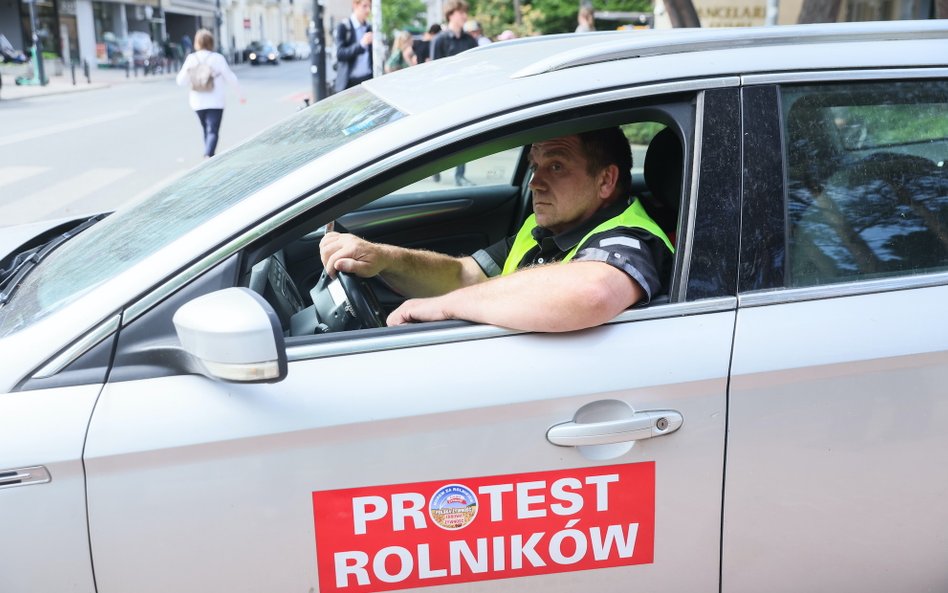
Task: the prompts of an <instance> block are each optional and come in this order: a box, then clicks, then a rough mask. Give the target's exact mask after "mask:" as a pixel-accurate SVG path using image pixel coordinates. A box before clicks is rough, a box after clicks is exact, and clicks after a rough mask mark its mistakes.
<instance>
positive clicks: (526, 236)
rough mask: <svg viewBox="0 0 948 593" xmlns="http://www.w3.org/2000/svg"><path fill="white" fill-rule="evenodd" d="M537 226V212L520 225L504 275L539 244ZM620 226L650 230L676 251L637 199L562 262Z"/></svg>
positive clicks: (576, 247)
mask: <svg viewBox="0 0 948 593" xmlns="http://www.w3.org/2000/svg"><path fill="white" fill-rule="evenodd" d="M536 226H537V217H536V215H535V214H531V215H530V216H529V217H528V218H527V220H526V221H525V222H524V223H523V226H522V227H520V230H519V231H518V232H517V238H516V239H514V242H513V245H512V246H511V247H510V253H508V254H507V260H506V261H505V262H504V271H503V272H502V274H503V275H506V274H510V273H512V272H515V271H516V270H517V267H518V266H519V265H520V262H521V261H522V260H523V258H524V257H526V255H527V253H528V252H529V251H530V250H531V249H533V248H534V247H536V246H537V241H536V239H534V238H533V229H535V228H536ZM619 227H630V228H636V229H642V230H644V231H648V232H650V233H652V234H653V235H655V236H656V237H658V238H659V239H661V240H662V242H663V243H665V246H666V247H668V249H669V251H671V252H672V253H674V252H675V248H674V247H672V244H671V241H669V240H668V237H667V236H666V235H665V233H664V232H663V231H662V229H661V228H659V226H658V224H657V223H656V222H655V221H654V220H652V217H651V216H649V215H648V213H647V212H646V211H645V208H644V207H643V206H642V204H641V202H639V201H638V200H635V201H634V202H632V205H631V206H629V207H628V208H626V209H625V210H623V211H622V214H619V215H618V216H614V217H612V218H610V219H609V220H607V221H605V222H603V223H602V224H600V225H599V226H597V227H596V228H594V229H593V230H591V231H589V232H588V233H587V234H586V236H585V237H583V238H582V240H581V241H579V243H577V244H576V245H575V246H573V248H572V249H570V250H569V253H567V254H566V257H564V258H563V260H562V262H563V263H565V262H568V261H569V260H571V259H573V256H574V255H576V252H577V251H578V250H579V246H580V245H583V244H585V243H586V241H588V240H589V238H590V237H592V236H593V235H596V234H598V233H601V232H603V231H607V230H609V229H614V228H619Z"/></svg>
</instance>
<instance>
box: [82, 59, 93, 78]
mask: <svg viewBox="0 0 948 593" xmlns="http://www.w3.org/2000/svg"><path fill="white" fill-rule="evenodd" d="M82 72H83V74H85V75H86V84H92V79H91V78H89V60H83V61H82Z"/></svg>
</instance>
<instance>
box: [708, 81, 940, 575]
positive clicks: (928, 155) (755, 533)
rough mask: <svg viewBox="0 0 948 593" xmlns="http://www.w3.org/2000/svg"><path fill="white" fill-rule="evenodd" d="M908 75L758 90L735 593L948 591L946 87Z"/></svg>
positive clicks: (744, 306) (726, 567)
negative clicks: (947, 549)
mask: <svg viewBox="0 0 948 593" xmlns="http://www.w3.org/2000/svg"><path fill="white" fill-rule="evenodd" d="M900 75H903V73H899V72H887V73H885V74H884V78H883V75H881V74H875V75H874V77H873V76H868V77H867V76H861V75H858V74H850V75H847V74H846V73H837V74H836V75H835V78H836V79H837V81H835V82H830V81H827V79H826V78H825V77H823V78H819V77H817V76H815V75H814V76H813V77H807V76H806V75H803V74H801V75H796V76H794V77H788V80H787V82H786V84H784V85H783V86H780V87H775V86H753V87H749V88H748V89H747V90H746V91H745V105H753V106H754V107H753V108H752V109H749V108H746V111H747V112H749V113H753V114H754V115H755V117H756V119H754V118H752V119H750V120H749V121H748V122H747V124H746V128H747V130H749V131H748V132H747V136H746V141H747V142H754V145H756V146H767V147H770V148H769V149H767V150H756V151H755V152H754V154H753V156H752V157H750V158H751V159H753V160H755V161H756V162H755V164H752V165H749V166H748V171H750V172H751V173H750V174H751V175H752V177H753V178H752V179H749V180H748V183H747V186H748V187H753V188H756V191H755V193H754V194H753V195H745V207H744V221H745V232H744V240H743V248H742V257H743V260H744V264H743V266H742V276H741V281H742V294H741V296H740V308H739V311H738V319H737V328H736V333H735V347H734V361H733V370H732V377H731V388H730V403H729V421H728V444H727V451H728V455H727V472H726V480H725V484H726V489H725V512H724V539H723V571H722V575H723V583H722V591H724V592H725V593H735V592H740V591H760V590H761V589H762V588H763V589H766V590H768V591H814V590H820V591H834V590H838V591H844V590H845V591H851V590H862V591H885V590H898V591H931V590H936V589H941V588H944V586H945V583H946V582H948V567H946V564H945V562H944V554H943V550H944V537H945V527H946V525H948V508H946V506H945V504H944V495H945V492H946V488H948V481H946V478H945V472H944V471H943V461H942V460H943V453H944V451H946V450H948V434H946V432H945V430H944V429H943V426H944V423H945V421H946V420H948V397H946V396H948V393H946V391H945V385H946V384H948V332H946V331H945V328H946V327H948V317H946V313H945V306H944V303H945V302H946V298H948V275H946V270H948V235H946V231H945V229H946V228H948V226H946V223H948V176H946V175H945V170H944V162H945V157H946V156H948V142H946V139H945V138H946V131H948V127H946V126H948V120H946V119H945V113H948V83H946V82H945V80H944V78H940V79H937V78H936V79H925V77H926V76H932V74H926V73H925V72H919V71H910V72H906V73H904V76H905V78H900ZM942 76H943V74H942ZM847 78H849V80H847ZM873 78H875V79H873ZM751 80H752V79H751ZM820 81H822V82H820ZM770 82H773V79H771V80H770ZM751 229H754V230H753V231H752V230H751Z"/></svg>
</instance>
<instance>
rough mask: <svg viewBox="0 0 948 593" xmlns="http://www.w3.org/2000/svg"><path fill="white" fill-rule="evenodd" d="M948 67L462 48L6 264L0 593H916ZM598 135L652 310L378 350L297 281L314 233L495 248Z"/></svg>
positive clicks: (1, 303)
mask: <svg viewBox="0 0 948 593" xmlns="http://www.w3.org/2000/svg"><path fill="white" fill-rule="evenodd" d="M946 47H948V22H946V21H938V20H930V21H917V22H910V21H896V22H885V23H846V24H827V25H801V26H788V27H760V28H722V29H676V30H671V31H640V32H636V33H620V32H600V33H583V34H578V35H573V34H569V35H551V36H547V37H531V38H523V39H518V40H511V41H508V42H504V43H495V44H492V45H489V46H486V47H481V48H477V49H475V50H472V51H467V52H464V53H462V54H459V55H457V56H453V57H450V58H444V59H441V60H435V61H433V62H429V63H425V64H423V65H420V66H417V67H412V68H406V69H404V70H400V71H398V72H394V73H391V74H386V75H385V76H380V77H377V78H373V79H371V80H368V81H366V82H364V83H362V84H361V85H358V86H356V87H354V88H351V89H348V90H345V91H343V92H340V93H337V94H335V95H333V96H330V97H328V98H327V99H325V100H323V101H318V102H316V103H315V104H313V105H312V106H310V107H308V108H306V109H302V110H299V111H298V112H297V113H296V114H295V115H293V116H291V117H289V118H287V119H286V120H284V121H282V122H281V123H279V124H277V125H275V126H274V127H272V128H270V129H268V130H265V131H264V132H262V133H260V134H259V135H257V136H255V137H254V138H252V139H250V140H249V141H247V142H245V143H244V144H242V145H240V146H238V147H235V148H233V149H231V150H228V151H226V152H224V153H221V154H219V155H218V156H215V157H214V158H212V159H209V160H207V161H204V162H203V164H201V165H199V166H197V167H195V168H194V169H192V170H190V171H188V172H187V173H185V174H184V175H182V176H179V177H177V178H176V179H175V180H174V181H172V182H171V183H170V184H168V185H166V186H164V187H162V188H160V189H157V190H155V191H154V193H152V194H150V195H148V196H145V197H144V198H142V199H136V200H135V201H133V202H130V203H128V204H127V205H125V206H123V207H122V208H120V209H119V210H117V211H115V212H114V213H111V214H106V213H103V214H102V215H97V216H92V217H89V218H83V219H80V220H57V221H43V222H41V223H35V224H32V225H27V226H22V227H0V361H2V363H0V525H2V530H0V592H2V593H46V592H57V593H58V592H64V591H69V592H72V593H168V592H173V593H216V592H231V591H233V592H237V591H240V592H258V591H265V592H267V593H290V592H294V593H296V592H303V591H310V592H315V591H318V592H319V593H375V592H390V591H405V590H410V591H416V592H418V591H420V592H422V593H423V592H426V591H431V592H434V591H438V592H443V591H464V592H465V593H502V592H506V591H516V592H518V593H519V592H525V593H538V592H539V593H585V592H590V593H628V592H639V591H643V592H645V591H648V592H652V591H655V592H669V593H761V592H764V593H799V592H803V593H810V592H816V593H823V592H833V593H850V592H855V593H863V592H865V593H879V592H885V593H888V592H893V593H923V592H933V591H934V592H942V591H945V590H946V589H948V563H946V561H945V560H946V546H945V541H946V534H948V504H946V500H945V499H946V492H948V472H946V471H945V457H946V453H948V430H946V429H945V427H946V425H948V330H946V328H948V307H946V302H948V164H946V163H948V67H946V62H945V48H946ZM616 126H618V127H620V128H622V130H623V131H624V132H625V136H626V138H629V139H633V141H634V143H635V144H640V145H642V146H644V147H645V148H644V153H645V156H644V157H643V158H641V159H637V160H636V161H635V162H634V163H632V170H631V171H621V172H620V171H618V170H616V167H615V166H610V167H608V168H606V169H604V171H607V173H605V175H610V176H612V177H613V178H615V177H616V176H617V175H621V176H622V178H623V179H627V178H628V177H629V175H627V174H631V175H630V176H631V180H630V181H629V183H630V184H631V187H630V189H629V192H628V198H629V201H630V202H632V203H638V205H639V206H641V207H642V208H644V209H645V210H646V211H648V212H650V213H652V217H653V218H654V219H655V221H656V223H657V224H658V225H659V226H660V227H661V228H662V229H663V231H664V232H665V233H666V234H667V235H668V236H669V237H670V238H671V239H672V241H673V244H674V246H675V250H674V254H673V255H672V256H671V259H672V261H671V262H670V264H671V265H670V266H669V269H668V270H667V271H665V272H664V273H663V274H662V275H663V280H664V283H663V284H664V286H665V289H664V290H663V291H662V292H661V293H660V294H655V295H653V298H652V299H651V301H650V302H649V303H644V304H642V305H639V306H636V307H633V308H630V309H628V310H625V311H622V312H620V313H619V314H618V315H616V316H615V317H614V318H613V319H611V320H609V321H608V322H606V323H605V324H603V325H601V326H598V327H594V328H589V329H586V330H582V331H575V332H564V333H550V334H537V333H530V332H521V331H514V330H510V329H505V328H502V327H495V326H488V325H483V324H476V323H469V322H464V321H457V320H453V321H442V322H436V323H417V324H411V325H408V326H400V327H395V328H390V327H384V326H383V325H384V320H385V318H386V315H387V313H388V312H390V311H391V310H392V308H393V307H396V306H398V305H400V304H401V303H402V302H403V301H404V298H405V297H404V296H402V295H401V294H399V293H397V292H395V291H394V290H392V288H391V286H392V285H387V284H385V283H384V282H381V281H378V280H377V279H370V280H364V281H363V280H361V279H357V278H352V277H349V276H346V275H344V274H341V273H340V274H337V275H336V277H335V278H334V279H330V278H329V276H328V275H325V274H324V272H325V270H324V269H323V264H322V261H321V259H320V257H319V251H318V245H319V243H320V241H321V239H322V238H323V237H324V236H325V234H326V232H327V230H328V228H329V227H330V225H332V227H333V228H334V229H335V230H337V231H341V230H343V229H342V226H345V227H347V228H348V230H349V231H351V232H352V233H355V234H357V235H359V236H362V237H364V238H366V239H367V240H371V241H380V242H385V243H388V244H394V245H397V246H402V247H411V248H417V249H427V250H431V251H437V252H442V253H450V254H466V255H470V254H474V253H476V252H477V251H478V250H480V249H483V248H485V247H488V246H490V245H493V244H495V243H497V242H500V241H506V240H507V239H508V238H509V237H510V236H511V234H512V233H514V232H516V230H517V229H519V228H521V225H522V224H523V223H524V221H525V220H526V221H530V220H531V218H530V217H531V215H532V214H533V209H534V198H536V199H537V200H538V204H537V205H538V210H539V208H540V207H541V205H543V204H544V202H542V200H543V199H544V195H546V194H547V193H548V192H546V191H544V189H543V183H544V178H546V179H548V178H549V176H551V175H561V174H562V175H569V174H570V169H569V168H570V167H571V166H576V165H577V163H576V162H575V161H573V160H571V159H569V158H566V157H557V158H552V159H551V160H550V162H549V166H548V167H547V166H543V168H542V169H541V170H539V171H538V172H537V173H534V171H533V169H534V167H535V166H536V165H537V163H536V161H535V160H534V159H531V158H530V157H531V151H530V147H531V146H532V145H533V144H535V143H537V142H543V141H547V140H550V139H554V138H560V137H563V136H565V135H575V134H582V133H584V132H588V131H593V130H597V129H602V128H612V127H616ZM619 142H620V143H621V139H620V140H619ZM622 149H623V150H624V149H625V146H624V145H622ZM550 152H554V151H550ZM461 164H465V165H466V176H467V177H468V178H469V179H470V180H471V181H473V182H474V183H475V185H464V186H455V185H454V184H447V183H438V182H435V181H433V180H432V176H433V175H434V174H435V173H437V172H442V175H441V176H442V177H443V178H446V179H447V178H450V177H452V176H451V173H450V172H451V171H452V170H453V169H454V168H455V167H457V166H458V165H461ZM602 175H603V174H600V176H599V178H598V179H602V178H603V177H602ZM596 183H604V182H603V181H599V180H597V181H596ZM592 189H593V191H595V188H592ZM534 192H536V195H534ZM69 198H70V196H69V193H68V189H66V190H63V196H62V199H63V200H68V199H69ZM546 205H547V206H549V204H546ZM633 207H637V206H633ZM0 222H2V221H0ZM528 224H529V222H528ZM594 232H595V231H594ZM552 240H553V241H555V242H559V241H569V238H568V237H563V236H562V235H560V236H557V237H553V238H552ZM575 240H576V238H575V237H573V241H575ZM569 244H575V243H573V242H571V243H569ZM611 244H612V245H624V246H625V247H628V248H630V249H639V248H642V246H641V245H640V243H639V241H638V240H636V239H625V238H617V240H616V241H614V242H613V243H611ZM608 245H609V244H607V243H605V242H603V249H602V250H598V251H601V252H600V253H596V254H595V255H596V257H598V258H601V259H602V260H603V261H608V260H610V259H612V258H613V257H614V256H615V255H614V254H615V252H613V251H612V249H611V248H609V247H608ZM617 249H618V248H617ZM550 265H565V266H573V265H578V266H583V265H591V264H589V262H579V263H575V264H574V263H565V264H559V263H554V264H550ZM529 273H530V272H528V274H529ZM516 274H517V273H515V274H514V277H513V280H514V281H516V280H517V276H516ZM521 278H529V276H521ZM508 279H510V278H509V277H508ZM487 282H494V280H487ZM542 288H543V287H538V289H542ZM517 305H519V306H521V307H528V306H529V305H530V304H529V303H526V304H525V303H523V302H522V301H521V302H519V303H517ZM590 306H595V304H593V303H591V304H590ZM559 313H560V314H561V315H563V316H564V317H566V316H570V315H572V314H573V313H574V312H573V311H569V310H559Z"/></svg>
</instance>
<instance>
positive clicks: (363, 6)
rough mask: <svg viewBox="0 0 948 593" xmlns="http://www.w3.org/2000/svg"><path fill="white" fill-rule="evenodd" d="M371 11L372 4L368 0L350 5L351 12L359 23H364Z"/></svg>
mask: <svg viewBox="0 0 948 593" xmlns="http://www.w3.org/2000/svg"><path fill="white" fill-rule="evenodd" d="M371 10H372V2H371V1H370V0H362V1H361V2H355V3H353V5H352V12H353V14H355V17H356V18H357V19H359V20H360V21H365V20H366V19H367V18H369V12H370V11H371Z"/></svg>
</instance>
